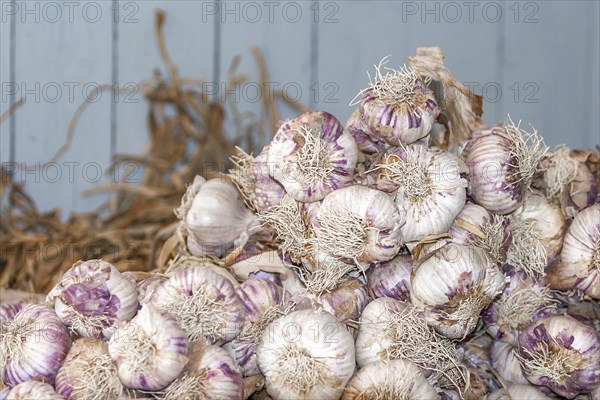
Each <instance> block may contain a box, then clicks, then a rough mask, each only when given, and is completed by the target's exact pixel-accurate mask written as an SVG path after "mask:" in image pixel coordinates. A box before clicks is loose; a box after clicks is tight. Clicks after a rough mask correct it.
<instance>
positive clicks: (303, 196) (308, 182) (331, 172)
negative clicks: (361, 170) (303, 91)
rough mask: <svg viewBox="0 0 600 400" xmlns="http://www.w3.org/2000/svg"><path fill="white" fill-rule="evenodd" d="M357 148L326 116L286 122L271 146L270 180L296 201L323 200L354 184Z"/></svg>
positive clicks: (304, 116) (312, 115) (302, 116)
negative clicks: (276, 182) (281, 186)
mask: <svg viewBox="0 0 600 400" xmlns="http://www.w3.org/2000/svg"><path fill="white" fill-rule="evenodd" d="M357 160H358V147H357V146H356V141H355V140H354V138H353V137H352V135H351V134H350V133H348V132H347V131H345V130H344V129H343V127H342V126H341V124H340V122H339V121H338V120H337V118H335V117H334V116H333V115H331V114H329V113H327V112H319V111H310V112H306V113H304V114H300V115H299V116H297V117H296V118H294V119H291V120H289V121H287V122H285V123H284V124H283V125H281V127H280V128H279V129H278V130H277V133H276V134H275V136H274V137H273V140H272V141H271V144H270V145H269V154H268V157H267V163H268V169H269V173H270V174H271V176H272V177H273V178H274V179H275V180H277V181H278V182H279V183H281V185H283V187H284V188H285V191H286V192H287V194H289V195H290V196H291V197H292V198H293V199H294V200H296V201H301V202H304V203H310V202H313V201H319V200H322V199H323V198H324V197H325V196H326V195H327V194H328V193H331V192H332V191H334V190H336V189H339V188H342V187H345V186H348V185H350V184H351V183H352V177H353V176H354V168H355V167H356V163H357Z"/></svg>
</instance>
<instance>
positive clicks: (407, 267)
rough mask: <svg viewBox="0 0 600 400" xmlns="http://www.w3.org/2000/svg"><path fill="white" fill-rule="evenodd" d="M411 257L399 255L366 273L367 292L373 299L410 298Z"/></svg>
mask: <svg viewBox="0 0 600 400" xmlns="http://www.w3.org/2000/svg"><path fill="white" fill-rule="evenodd" d="M411 271H412V257H411V256H410V254H401V255H398V256H396V257H394V258H392V259H391V260H389V261H385V262H382V263H381V264H379V265H377V266H375V267H372V268H370V269H369V271H368V283H367V285H368V290H369V295H370V296H371V297H373V298H379V297H391V298H393V299H396V300H402V301H404V300H408V299H409V298H410V274H411Z"/></svg>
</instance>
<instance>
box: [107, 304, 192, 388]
mask: <svg viewBox="0 0 600 400" xmlns="http://www.w3.org/2000/svg"><path fill="white" fill-rule="evenodd" d="M108 353H109V354H110V357H111V358H112V360H113V362H114V363H115V365H116V366H117V372H118V375H119V379H121V382H123V384H124V385H125V386H127V387H129V388H132V389H141V390H161V389H163V388H165V387H166V386H167V385H168V384H169V383H171V382H172V381H173V380H174V379H175V378H176V377H177V376H178V375H179V374H180V373H181V371H183V368H184V367H185V365H186V364H187V362H188V357H187V353H188V339H187V334H186V333H185V331H184V330H183V329H181V327H179V325H178V324H177V322H176V321H175V319H174V318H173V317H172V316H171V315H169V314H168V313H166V312H160V311H158V310H157V309H156V308H155V307H154V306H153V305H152V304H144V305H143V306H142V308H141V310H140V311H139V312H138V314H137V315H136V316H135V318H133V319H132V320H131V321H130V322H128V323H125V324H122V325H121V326H119V327H118V328H117V330H116V331H115V334H114V335H113V336H112V337H111V338H110V341H109V342H108Z"/></svg>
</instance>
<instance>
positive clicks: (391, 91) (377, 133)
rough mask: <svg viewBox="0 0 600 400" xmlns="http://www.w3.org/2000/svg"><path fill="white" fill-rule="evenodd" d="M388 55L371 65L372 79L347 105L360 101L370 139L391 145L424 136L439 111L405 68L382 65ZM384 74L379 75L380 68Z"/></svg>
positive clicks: (385, 62) (423, 85) (432, 99)
mask: <svg viewBox="0 0 600 400" xmlns="http://www.w3.org/2000/svg"><path fill="white" fill-rule="evenodd" d="M387 63H388V57H385V58H383V59H382V60H381V62H380V63H379V65H376V66H375V78H374V79H370V78H369V87H367V88H366V89H363V90H362V91H361V92H360V93H359V94H358V95H357V96H356V98H355V99H354V100H353V101H352V102H351V103H350V105H355V104H360V105H359V110H360V116H361V119H362V120H363V121H364V124H365V125H366V126H367V127H368V130H367V132H368V133H369V134H370V135H371V136H372V137H374V138H376V139H379V140H383V141H385V142H387V143H389V144H392V145H394V146H400V145H401V144H410V143H413V142H415V141H417V140H418V139H420V138H422V137H424V136H426V135H427V134H428V133H429V131H431V128H432V127H433V124H434V122H435V120H436V118H437V116H438V114H439V112H440V111H439V108H438V105H437V102H436V100H435V96H434V94H433V92H432V91H431V90H430V89H429V88H428V87H427V85H426V84H425V83H423V81H421V79H419V77H418V75H417V74H416V73H415V72H414V71H413V70H412V69H411V68H409V67H406V66H404V67H403V68H400V69H398V70H396V69H393V68H389V67H386V66H385V65H386V64H387ZM382 69H383V71H385V75H383V73H382V72H383V71H382Z"/></svg>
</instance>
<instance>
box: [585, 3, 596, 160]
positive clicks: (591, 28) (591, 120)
mask: <svg viewBox="0 0 600 400" xmlns="http://www.w3.org/2000/svg"><path fill="white" fill-rule="evenodd" d="M591 3H592V7H591V10H590V12H589V14H588V18H587V31H588V32H589V35H590V36H588V40H589V42H590V45H589V46H586V48H587V49H588V51H589V56H588V57H589V59H588V60H589V61H586V63H587V65H588V67H589V70H590V72H589V74H586V76H584V82H585V83H584V85H585V86H586V91H587V93H589V94H590V96H591V100H590V101H589V104H588V105H586V106H585V107H584V108H583V112H584V114H585V117H587V119H588V122H587V127H586V128H584V129H585V130H587V132H588V136H589V137H588V140H589V142H588V146H589V147H595V146H598V145H600V113H598V112H597V111H598V110H600V26H598V25H599V24H598V21H599V20H600V4H599V3H598V2H595V1H593V2H591ZM590 75H591V76H590ZM585 117H584V118H585ZM597 150H600V149H597Z"/></svg>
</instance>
